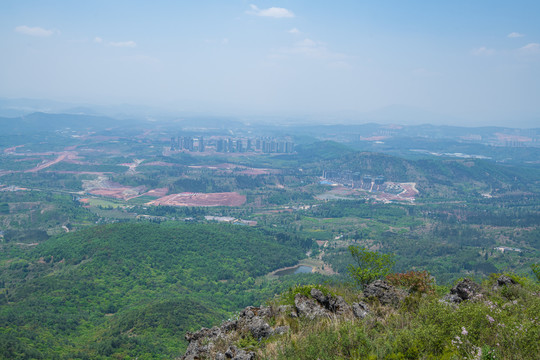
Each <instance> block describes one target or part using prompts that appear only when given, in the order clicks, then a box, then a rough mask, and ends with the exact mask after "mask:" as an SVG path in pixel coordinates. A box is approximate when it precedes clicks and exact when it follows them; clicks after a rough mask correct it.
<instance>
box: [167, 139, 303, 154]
mask: <svg viewBox="0 0 540 360" xmlns="http://www.w3.org/2000/svg"><path fill="white" fill-rule="evenodd" d="M170 149H171V151H182V150H187V151H198V152H206V151H216V152H219V153H245V152H250V153H251V152H263V153H267V154H270V153H276V154H292V153H294V142H293V141H291V140H290V139H287V138H286V139H275V138H271V137H264V138H241V137H237V138H231V137H227V138H224V137H220V138H217V139H212V138H210V139H209V140H208V139H205V138H204V137H203V136H198V137H192V136H178V137H171V141H170Z"/></svg>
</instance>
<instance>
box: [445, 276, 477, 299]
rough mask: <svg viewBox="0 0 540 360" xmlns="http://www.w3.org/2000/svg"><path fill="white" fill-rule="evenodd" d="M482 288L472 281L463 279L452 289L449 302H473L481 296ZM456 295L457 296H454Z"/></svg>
mask: <svg viewBox="0 0 540 360" xmlns="http://www.w3.org/2000/svg"><path fill="white" fill-rule="evenodd" d="M481 290H482V288H481V287H480V285H478V284H477V283H475V282H474V281H472V280H471V279H467V278H466V279H463V280H462V281H460V282H458V283H457V284H456V286H454V287H453V288H452V289H450V296H449V297H448V301H451V302H454V303H460V302H462V301H465V300H471V299H473V298H475V297H476V296H477V295H479V294H480V291H481ZM452 295H455V296H452Z"/></svg>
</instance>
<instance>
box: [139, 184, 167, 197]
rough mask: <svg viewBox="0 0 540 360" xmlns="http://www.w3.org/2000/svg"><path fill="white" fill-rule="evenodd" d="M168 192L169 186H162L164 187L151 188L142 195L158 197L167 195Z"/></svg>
mask: <svg viewBox="0 0 540 360" xmlns="http://www.w3.org/2000/svg"><path fill="white" fill-rule="evenodd" d="M168 192H169V188H166V187H164V188H158V189H152V190H150V191H148V192H146V193H144V194H142V196H154V197H157V198H160V197H163V196H165V195H167V193H168Z"/></svg>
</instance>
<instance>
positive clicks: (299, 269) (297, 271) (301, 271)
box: [274, 265, 313, 276]
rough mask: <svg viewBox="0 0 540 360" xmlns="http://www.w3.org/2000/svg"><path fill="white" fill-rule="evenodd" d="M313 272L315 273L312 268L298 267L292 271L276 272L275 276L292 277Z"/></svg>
mask: <svg viewBox="0 0 540 360" xmlns="http://www.w3.org/2000/svg"><path fill="white" fill-rule="evenodd" d="M312 271H313V268H312V267H311V266H307V265H298V266H295V267H292V268H290V269H285V270H279V271H276V272H275V273H274V275H276V276H284V275H291V274H304V273H310V272H312Z"/></svg>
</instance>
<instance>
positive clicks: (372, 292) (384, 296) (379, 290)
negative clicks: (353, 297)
mask: <svg viewBox="0 0 540 360" xmlns="http://www.w3.org/2000/svg"><path fill="white" fill-rule="evenodd" d="M364 296H365V297H376V298H377V299H379V302H380V303H381V304H383V305H392V306H397V305H399V304H400V303H401V302H402V301H403V299H404V298H405V297H406V296H407V293H406V292H404V291H400V290H398V289H396V288H395V287H394V286H392V285H390V284H388V283H387V282H386V281H384V280H375V281H374V282H372V283H371V284H369V285H367V286H366V287H365V289H364Z"/></svg>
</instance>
